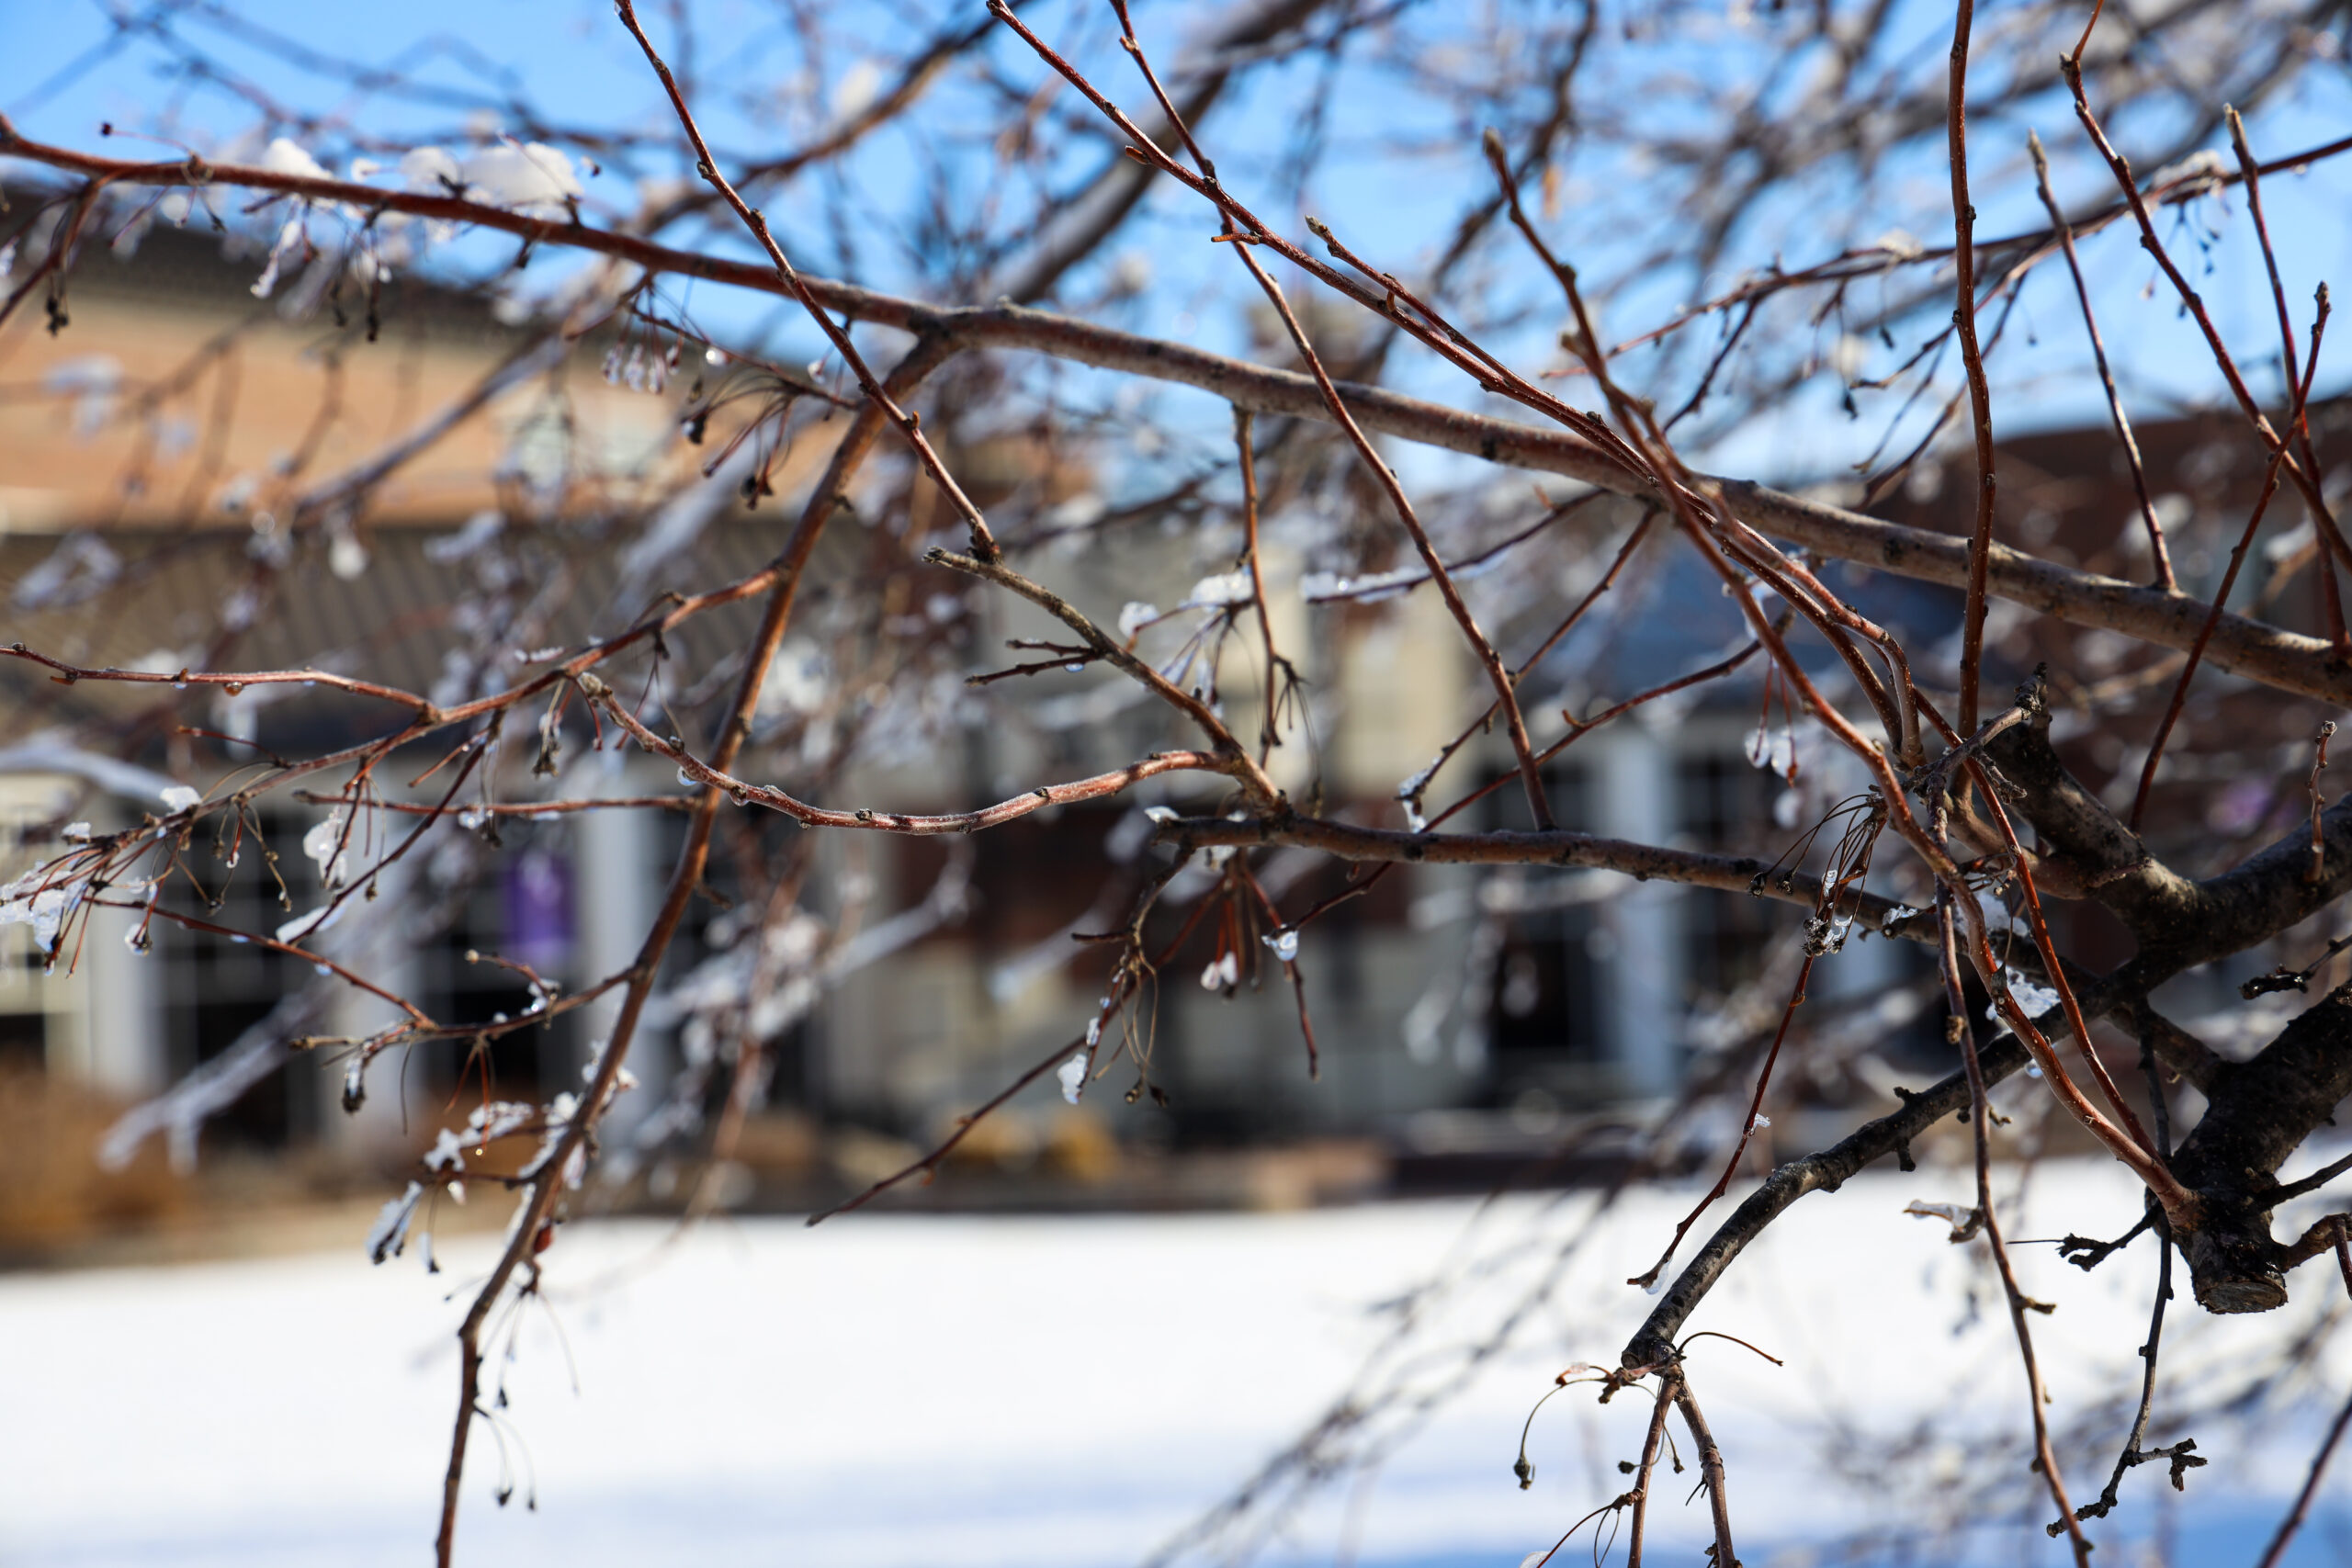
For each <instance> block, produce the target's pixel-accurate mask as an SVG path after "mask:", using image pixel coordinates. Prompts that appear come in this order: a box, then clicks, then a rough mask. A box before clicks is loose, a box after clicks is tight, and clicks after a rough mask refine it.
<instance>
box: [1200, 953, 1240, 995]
mask: <svg viewBox="0 0 2352 1568" xmlns="http://www.w3.org/2000/svg"><path fill="white" fill-rule="evenodd" d="M1240 978H1241V955H1240V954H1239V953H1233V952H1230V951H1228V952H1226V953H1219V954H1218V955H1217V956H1216V957H1215V958H1213V959H1211V960H1210V961H1209V966H1208V967H1207V968H1205V969H1204V970H1202V971H1201V989H1203V990H1204V991H1219V990H1223V989H1224V988H1225V987H1227V986H1231V985H1235V984H1237V983H1238V981H1239V980H1240Z"/></svg>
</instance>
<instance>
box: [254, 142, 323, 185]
mask: <svg viewBox="0 0 2352 1568" xmlns="http://www.w3.org/2000/svg"><path fill="white" fill-rule="evenodd" d="M260 163H261V166H262V167H263V168H265V169H267V170H268V171H269V172H270V173H271V174H273V175H294V176H295V177H296V178H298V179H306V180H329V179H333V178H334V175H330V174H328V173H327V169H326V165H325V164H322V163H320V162H319V161H318V160H317V159H316V158H313V157H311V155H310V153H308V152H305V151H303V150H302V148H301V147H300V145H299V144H298V143H296V142H294V141H290V140H288V138H286V137H283V136H281V137H278V138H277V139H276V140H275V141H272V142H270V144H269V145H268V146H266V147H265V148H263V149H262V153H261V159H260Z"/></svg>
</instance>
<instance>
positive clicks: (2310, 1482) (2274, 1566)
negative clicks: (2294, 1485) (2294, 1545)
mask: <svg viewBox="0 0 2352 1568" xmlns="http://www.w3.org/2000/svg"><path fill="white" fill-rule="evenodd" d="M2346 1426H2352V1399H2347V1400H2346V1401H2345V1402H2344V1408H2343V1409H2341V1410H2339V1411H2337V1412H2336V1413H2335V1423H2334V1424H2333V1425H2332V1426H2330V1427H2328V1429H2327V1438H2326V1440H2325V1441H2324V1442H2323V1443H2321V1444H2320V1446H2319V1452H2317V1453H2316V1454H2313V1455H2312V1472H2311V1474H2310V1475H2308V1476H2306V1477H2304V1479H2303V1489H2302V1490H2301V1492H2299V1493H2297V1494H2296V1495H2295V1506H2293V1507H2292V1508H2290V1509H2289V1510H2288V1511H2287V1517H2285V1518H2283V1519H2281V1520H2279V1521H2278V1533H2277V1534H2276V1535H2274V1536H2272V1537H2271V1538H2270V1546H2269V1549H2268V1550H2267V1551H2264V1552H2263V1554H2262V1561H2261V1562H2259V1563H2257V1564H2256V1568H2278V1562H2279V1560H2280V1559H2281V1558H2283V1557H2285V1556H2286V1554H2287V1546H2288V1543H2289V1542H2290V1541H2292V1540H2294V1539H2295V1532H2296V1531H2297V1530H2299V1529H2302V1528H2303V1519H2304V1518H2305V1517H2306V1516H2308V1515H2309V1514H2310V1513H2311V1511H2312V1498H2313V1497H2316V1496H2318V1495H2319V1483H2320V1480H2321V1478H2322V1477H2323V1476H2324V1475H2326V1473H2327V1461H2329V1460H2331V1459H2334V1458H2335V1445H2336V1444H2338V1443H2340V1442H2342V1441H2343V1440H2344V1428H2345V1427H2346Z"/></svg>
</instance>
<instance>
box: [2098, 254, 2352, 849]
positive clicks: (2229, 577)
mask: <svg viewBox="0 0 2352 1568" xmlns="http://www.w3.org/2000/svg"><path fill="white" fill-rule="evenodd" d="M2327 313H2328V301H2327V286H2326V285H2325V284H2322V285H2321V286H2320V289H2319V309H2318V313H2317V314H2316V315H2315V316H2314V317H2313V318H2312V352H2311V357H2310V358H2309V359H2307V360H2305V361H2304V362H2303V378H2302V380H2301V382H2299V383H2297V385H2296V387H2295V402H2294V407H2293V409H2292V410H2291V411H2290V416H2289V417H2290V420H2297V419H2301V417H2302V411H2303V407H2304V405H2305V404H2306V403H2307V402H2308V401H2309V400H2310V399H2311V391H2312V372H2313V371H2314V370H2316V369H2318V367H2319V346H2320V340H2321V338H2322V337H2323V336H2324V335H2325V333H2326V332H2327ZM2288 461H2289V459H2288V457H2287V448H2286V446H2284V445H2283V444H2281V445H2279V446H2274V447H2273V448H2271V452H2270V466H2269V468H2267V470H2266V471H2265V472H2264V474H2263V476H2262V492H2261V494H2260V495H2259V496H2257V497H2256V500H2255V503H2254V511H2253V512H2252V513H2250V514H2248V516H2247V517H2246V520H2245V530H2244V531H2243V532H2242V533H2240V534H2239V535H2238V542H2237V544H2236V546H2235V547H2233V548H2232V549H2231V551H2230V564H2229V565H2228V566H2227V567H2225V568H2224V569H2223V570H2222V583H2221V586H2220V587H2218V588H2216V589H2214V590H2213V604H2212V606H2211V608H2210V609H2208V610H2207V611H2206V613H2205V623H2204V625H2203V626H2200V627H2199V628H2198V633H2197V640H2196V641H2195V642H2193V643H2191V644H2190V645H2189V649H2188V662H2187V663H2185V664H2183V665H2182V666H2181V667H2180V678H2179V679H2178V680H2177V681H2176V682H2173V688H2172V701H2171V702H2170V703H2169V704H2168V705H2166V706H2165V716H2164V717H2163V718H2162V719H2161V720H2160V721H2158V723H2157V725H2156V734H2155V739H2153V740H2151V741H2149V742H2148V760H2147V761H2145V762H2143V763H2142V764H2141V766H2140V785H2139V788H2138V789H2136V790H2134V791H2133V792H2132V795H2131V828H2132V830H2133V831H2135V832H2136V831H2138V830H2139V827H2140V818H2141V814H2142V813H2143V812H2144V811H2146V810H2147V808H2148V791H2149V790H2150V788H2152V787H2153V786H2154V784H2155V782H2156V764H2157V763H2158V762H2160V761H2163V760H2164V754H2165V741H2166V740H2168V739H2171V737H2172V729H2173V726H2174V725H2176V724H2177V723H2179V722H2180V713H2181V709H2182V708H2183V707H2184V706H2186V705H2187V704H2188V683H2189V682H2191V681H2193V680H2195V679H2196V677H2197V666H2198V663H2199V660H2201V659H2202V658H2203V657H2204V653H2205V647H2206V644H2207V643H2209V642H2210V641H2211V640H2212V635H2213V627H2214V626H2216V625H2217V624H2218V623H2219V622H2220V620H2221V617H2222V607H2223V606H2224V605H2226V604H2229V602H2230V590H2231V589H2233V588H2234V587H2235V586H2237V581H2238V569H2239V568H2240V567H2242V566H2244V565H2245V553H2246V551H2247V550H2248V549H2249V548H2250V547H2252V546H2253V544H2254V536H2255V531H2256V529H2258V528H2260V527H2261V526H2262V517H2263V513H2266V512H2267V511H2269V509H2270V498H2271V497H2272V496H2274V495H2277V494H2278V471H2279V468H2281V467H2282V466H2283V465H2284V464H2286V463H2287V462H2288ZM2323 564H2324V563H2323Z"/></svg>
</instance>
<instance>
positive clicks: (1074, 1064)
mask: <svg viewBox="0 0 2352 1568" xmlns="http://www.w3.org/2000/svg"><path fill="white" fill-rule="evenodd" d="M1054 1076H1055V1077H1058V1078H1060V1079H1061V1080H1062V1098H1063V1099H1064V1100H1069V1102H1070V1103H1071V1104H1072V1105H1076V1104H1077V1103H1078V1091H1079V1090H1080V1089H1084V1088H1085V1087H1086V1053H1085V1052H1083V1051H1080V1052H1079V1053H1078V1054H1077V1055H1073V1056H1072V1057H1070V1059H1069V1061H1067V1062H1064V1063H1063V1064H1062V1065H1061V1066H1059V1067H1057V1068H1056V1069H1055V1074H1054Z"/></svg>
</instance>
